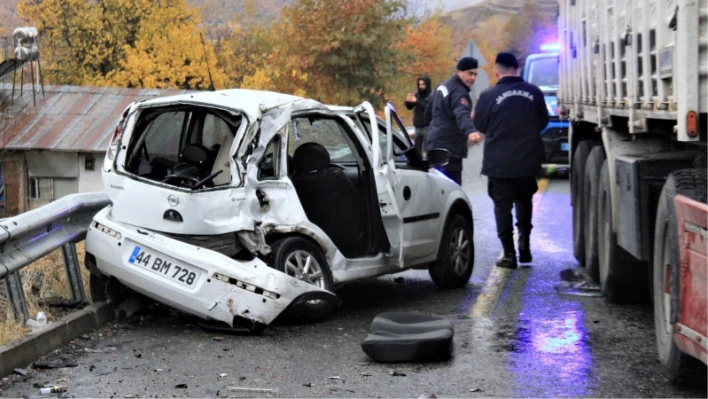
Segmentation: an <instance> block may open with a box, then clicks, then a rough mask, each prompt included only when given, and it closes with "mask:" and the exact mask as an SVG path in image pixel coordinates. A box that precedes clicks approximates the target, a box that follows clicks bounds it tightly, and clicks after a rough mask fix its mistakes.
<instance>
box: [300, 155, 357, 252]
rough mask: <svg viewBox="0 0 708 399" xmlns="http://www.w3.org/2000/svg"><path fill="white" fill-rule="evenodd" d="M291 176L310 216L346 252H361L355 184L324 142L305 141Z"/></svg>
mask: <svg viewBox="0 0 708 399" xmlns="http://www.w3.org/2000/svg"><path fill="white" fill-rule="evenodd" d="M293 168H294V173H293V175H292V176H291V177H290V179H291V181H292V182H293V185H294V186H295V191H296V192H297V195H298V197H299V198H300V204H301V205H302V207H303V209H304V210H305V215H307V218H308V219H309V220H310V221H311V222H312V223H314V224H316V225H317V226H319V227H320V228H321V229H322V230H323V231H324V232H325V234H327V236H329V238H330V239H331V240H332V242H333V243H334V245H336V246H337V248H338V249H339V250H340V251H341V252H342V254H344V255H345V256H352V255H355V254H357V253H358V252H361V248H359V247H360V245H359V242H360V239H359V238H360V236H361V232H362V231H363V230H362V229H363V226H362V225H361V222H360V220H361V219H362V216H363V215H362V213H361V211H360V210H359V203H358V198H357V197H356V190H355V189H354V185H353V184H352V182H351V181H350V180H349V178H347V176H346V175H345V174H344V171H343V170H341V169H340V168H338V167H336V166H333V165H332V164H331V163H330V157H329V152H327V149H326V148H324V146H322V145H321V144H318V143H305V144H302V145H301V146H299V147H298V148H297V149H296V150H295V153H294V154H293Z"/></svg>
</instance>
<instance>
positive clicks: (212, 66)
mask: <svg viewBox="0 0 708 399" xmlns="http://www.w3.org/2000/svg"><path fill="white" fill-rule="evenodd" d="M160 3H161V4H160V7H159V9H155V10H153V12H152V13H151V14H150V15H149V16H148V17H147V18H145V19H144V20H143V21H142V23H141V25H140V29H139V31H138V34H137V37H136V41H135V44H134V45H133V46H130V45H126V46H124V49H123V50H124V52H125V58H124V59H123V60H121V61H120V68H116V69H114V70H112V71H111V72H109V73H108V74H106V78H105V79H97V80H95V82H96V83H97V84H108V85H111V86H120V87H146V88H169V87H176V88H182V89H203V90H206V89H208V88H209V87H210V86H211V83H212V82H211V80H212V79H213V84H214V86H215V88H219V89H223V88H226V83H227V81H226V76H225V75H224V73H223V72H222V71H221V69H219V68H217V65H216V64H217V62H216V57H215V55H214V51H213V48H212V46H211V45H209V46H207V44H206V43H203V42H202V38H203V35H200V33H201V31H200V30H199V29H198V28H197V26H198V25H199V23H200V15H199V12H198V10H190V9H188V8H187V4H186V1H185V0H160ZM210 73H211V78H210V76H209V74H210Z"/></svg>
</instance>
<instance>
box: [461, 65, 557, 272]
mask: <svg viewBox="0 0 708 399" xmlns="http://www.w3.org/2000/svg"><path fill="white" fill-rule="evenodd" d="M494 64H495V65H494V73H495V75H496V76H497V78H499V81H497V83H496V84H495V85H494V86H492V87H490V88H488V89H487V90H485V91H483V92H482V94H481V95H480V97H479V101H478V103H477V108H476V109H475V115H474V124H475V126H476V127H477V129H479V131H480V132H482V133H474V134H473V136H474V137H473V139H472V140H473V141H476V142H478V141H481V140H482V139H484V160H483V161H482V174H483V175H486V176H487V181H488V185H487V192H488V194H489V197H491V199H492V201H493V202H494V218H495V219H496V224H497V236H498V237H499V240H501V244H502V247H503V248H504V253H503V255H502V256H501V257H500V258H499V259H498V260H497V263H496V265H497V266H498V267H506V268H512V269H515V268H516V267H517V260H516V250H515V249H514V224H513V223H514V218H513V216H512V214H511V209H512V208H513V207H514V206H515V207H516V221H517V223H516V226H517V228H518V232H519V245H518V246H519V262H521V263H528V262H531V260H532V258H531V249H530V246H529V241H530V235H531V228H532V227H533V226H532V225H531V212H532V198H533V195H534V193H536V191H537V190H538V185H537V184H536V176H537V175H538V173H539V172H540V170H541V163H542V162H543V158H544V150H543V142H542V141H541V131H543V129H544V128H545V127H546V125H547V124H548V111H547V110H546V102H545V100H544V99H543V93H542V92H541V90H540V89H539V88H538V87H536V86H535V85H533V84H530V83H527V82H524V80H523V79H522V78H520V77H518V76H516V75H517V72H518V69H519V63H518V62H517V61H516V57H514V55H513V54H511V53H506V52H502V53H499V54H497V57H496V60H495V62H494Z"/></svg>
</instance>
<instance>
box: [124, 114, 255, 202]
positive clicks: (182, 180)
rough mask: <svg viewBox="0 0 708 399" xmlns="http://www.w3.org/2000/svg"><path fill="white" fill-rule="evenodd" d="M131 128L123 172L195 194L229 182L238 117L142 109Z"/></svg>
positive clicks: (238, 124) (239, 118)
mask: <svg viewBox="0 0 708 399" xmlns="http://www.w3.org/2000/svg"><path fill="white" fill-rule="evenodd" d="M138 118H139V119H138V121H137V123H136V125H135V128H134V130H133V134H132V137H131V139H130V144H129V146H128V156H127V157H126V161H125V169H126V171H127V172H129V173H132V174H135V175H138V176H140V177H142V178H146V179H149V180H153V181H158V182H162V183H166V184H170V185H174V186H177V187H182V188H187V189H192V190H196V189H199V188H211V187H217V186H221V185H226V184H228V183H230V182H231V173H230V168H229V162H230V157H229V150H230V149H231V145H232V143H233V140H234V136H235V134H236V131H237V130H238V128H239V126H240V123H241V117H240V116H238V115H233V114H231V113H230V112H227V111H222V110H219V109H213V108H205V107H198V106H179V107H169V108H156V109H149V110H145V111H143V112H142V113H141V114H140V115H139V116H138Z"/></svg>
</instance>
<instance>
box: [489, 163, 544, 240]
mask: <svg viewBox="0 0 708 399" xmlns="http://www.w3.org/2000/svg"><path fill="white" fill-rule="evenodd" d="M487 182H488V184H487V193H488V194H489V197H490V198H491V199H492V201H494V218H495V219H496V222H497V236H498V237H499V239H500V240H501V241H502V244H505V241H506V243H507V244H508V243H509V242H510V241H511V243H512V244H511V245H512V248H513V237H514V218H513V216H512V214H511V209H512V208H513V207H516V226H517V227H518V229H519V232H523V233H527V234H528V233H531V228H533V225H532V224H531V213H532V208H533V205H532V199H533V195H534V194H535V193H536V191H538V184H537V183H536V176H527V177H520V178H514V179H500V178H496V177H489V178H488V179H487Z"/></svg>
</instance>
